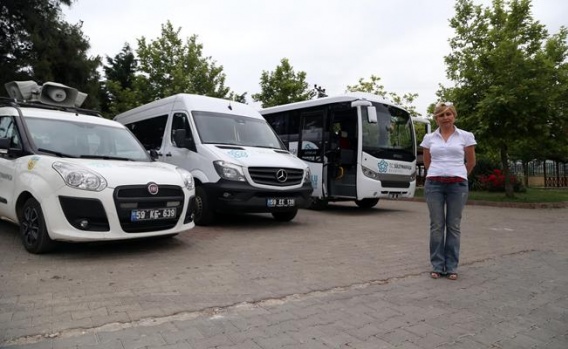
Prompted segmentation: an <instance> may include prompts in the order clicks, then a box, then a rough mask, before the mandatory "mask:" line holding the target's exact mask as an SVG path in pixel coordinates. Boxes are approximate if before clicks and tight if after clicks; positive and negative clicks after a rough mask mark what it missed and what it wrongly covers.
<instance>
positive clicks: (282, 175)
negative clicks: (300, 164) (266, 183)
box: [276, 169, 288, 183]
mask: <svg viewBox="0 0 568 349" xmlns="http://www.w3.org/2000/svg"><path fill="white" fill-rule="evenodd" d="M287 179H288V173H287V172H286V170H283V169H280V170H278V171H276V180H277V181H278V182H280V183H284V182H286V180H287Z"/></svg>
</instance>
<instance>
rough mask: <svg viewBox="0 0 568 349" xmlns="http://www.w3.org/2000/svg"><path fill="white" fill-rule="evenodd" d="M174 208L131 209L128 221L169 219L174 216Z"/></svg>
mask: <svg viewBox="0 0 568 349" xmlns="http://www.w3.org/2000/svg"><path fill="white" fill-rule="evenodd" d="M176 213H177V211H176V208H175V207H169V208H149V209H143V210H132V211H130V221H131V222H139V221H153V220H159V219H170V218H175V217H176Z"/></svg>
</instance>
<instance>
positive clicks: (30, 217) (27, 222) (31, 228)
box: [22, 207, 40, 246]
mask: <svg viewBox="0 0 568 349" xmlns="http://www.w3.org/2000/svg"><path fill="white" fill-rule="evenodd" d="M22 229H23V233H24V241H25V243H26V245H28V246H31V245H33V244H35V243H36V242H37V240H38V236H39V229H40V226H39V214H38V212H37V210H36V209H35V208H33V207H27V208H26V209H25V211H24V220H23V222H22Z"/></svg>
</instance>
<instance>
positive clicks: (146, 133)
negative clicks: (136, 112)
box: [125, 115, 168, 150]
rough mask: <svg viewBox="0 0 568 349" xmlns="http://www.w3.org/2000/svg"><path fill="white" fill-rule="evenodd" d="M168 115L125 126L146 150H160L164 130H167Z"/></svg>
mask: <svg viewBox="0 0 568 349" xmlns="http://www.w3.org/2000/svg"><path fill="white" fill-rule="evenodd" d="M167 121H168V116H167V115H160V116H156V117H153V118H151V119H145V120H141V121H137V122H133V123H131V124H127V125H125V126H126V127H128V129H129V130H130V131H132V133H134V135H135V136H136V138H138V139H139V140H140V143H142V145H143V146H144V148H146V150H151V149H160V148H161V147H162V139H163V138H164V130H165V129H166V122H167Z"/></svg>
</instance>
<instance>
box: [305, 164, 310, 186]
mask: <svg viewBox="0 0 568 349" xmlns="http://www.w3.org/2000/svg"><path fill="white" fill-rule="evenodd" d="M311 180H312V171H310V168H309V167H306V168H305V169H304V183H309V182H311Z"/></svg>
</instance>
